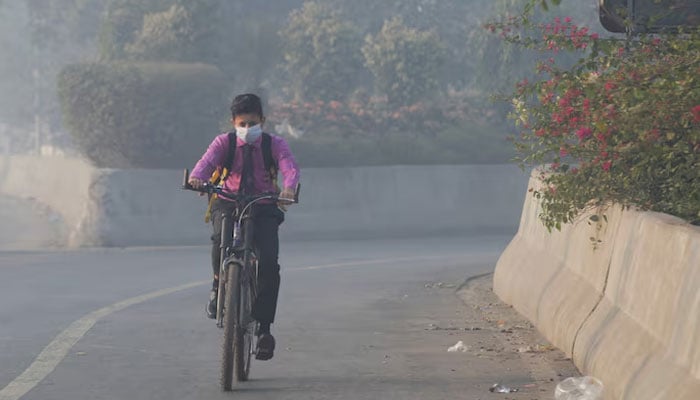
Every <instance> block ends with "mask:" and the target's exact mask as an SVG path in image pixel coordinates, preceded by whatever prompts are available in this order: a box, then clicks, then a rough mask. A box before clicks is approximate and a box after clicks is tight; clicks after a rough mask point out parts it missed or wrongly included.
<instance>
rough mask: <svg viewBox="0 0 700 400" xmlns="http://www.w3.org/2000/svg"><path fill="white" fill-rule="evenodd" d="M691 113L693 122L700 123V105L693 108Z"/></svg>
mask: <svg viewBox="0 0 700 400" xmlns="http://www.w3.org/2000/svg"><path fill="white" fill-rule="evenodd" d="M691 112H692V113H693V121H695V122H700V104H698V105H697V106H695V107H693V109H692V110H691Z"/></svg>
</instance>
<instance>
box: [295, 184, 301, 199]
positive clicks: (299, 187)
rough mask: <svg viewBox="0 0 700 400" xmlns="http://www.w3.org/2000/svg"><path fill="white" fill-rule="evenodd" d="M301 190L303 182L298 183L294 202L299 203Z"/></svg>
mask: <svg viewBox="0 0 700 400" xmlns="http://www.w3.org/2000/svg"><path fill="white" fill-rule="evenodd" d="M300 191H301V183H297V187H296V190H295V191H294V202H295V203H297V204H299V192H300Z"/></svg>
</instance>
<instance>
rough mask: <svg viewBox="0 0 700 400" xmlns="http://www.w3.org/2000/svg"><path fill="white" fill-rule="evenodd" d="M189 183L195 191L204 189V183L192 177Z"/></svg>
mask: <svg viewBox="0 0 700 400" xmlns="http://www.w3.org/2000/svg"><path fill="white" fill-rule="evenodd" d="M187 183H189V184H190V186H192V187H193V188H195V189H201V188H203V187H204V181H203V180H201V179H197V178H192V177H190V180H189V181H187Z"/></svg>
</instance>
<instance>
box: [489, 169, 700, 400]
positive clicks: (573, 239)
mask: <svg viewBox="0 0 700 400" xmlns="http://www.w3.org/2000/svg"><path fill="white" fill-rule="evenodd" d="M537 185H538V181H537V177H535V176H533V178H531V181H530V186H531V187H536V186H537ZM539 212H540V211H539V206H538V203H537V201H536V199H534V197H532V196H529V197H528V198H527V199H526V201H525V205H524V207H523V213H522V217H521V223H520V228H519V230H518V233H517V234H516V236H515V238H514V239H513V240H512V242H511V243H510V244H509V246H508V247H507V248H506V250H505V251H504V252H503V254H502V255H501V257H500V259H499V261H498V264H497V266H496V271H495V274H494V291H495V292H496V294H497V295H498V296H499V297H500V298H501V299H503V301H505V302H506V303H509V304H512V305H513V306H514V307H515V308H516V309H517V310H518V311H519V312H520V313H522V314H523V315H525V316H526V317H527V318H528V319H529V320H531V321H532V322H533V323H534V324H535V325H536V326H537V327H538V329H539V330H540V331H541V332H542V333H543V334H544V335H545V337H547V339H548V340H550V341H551V342H552V343H553V344H555V345H556V346H557V347H559V348H561V349H563V350H564V351H565V352H566V353H567V354H568V355H569V356H572V357H573V359H574V361H575V363H576V365H577V366H578V367H579V368H580V369H581V370H582V371H583V372H584V373H586V374H590V375H593V376H596V377H598V378H599V379H601V380H602V381H603V382H604V383H605V386H606V390H605V393H606V398H608V399H635V400H640V399H669V400H670V399H673V400H691V399H697V398H698V393H700V268H698V266H700V229H699V228H697V227H694V226H690V225H689V224H686V223H684V222H683V221H681V220H679V219H677V218H674V217H671V216H667V215H663V214H658V213H642V212H636V211H623V210H621V209H620V208H619V207H611V208H608V209H607V210H596V211H592V212H589V213H586V214H585V215H583V216H582V217H581V218H580V219H579V220H577V221H576V222H574V223H573V224H569V225H567V226H564V227H563V228H562V230H561V232H552V233H551V234H550V233H548V232H547V230H546V229H545V228H544V226H543V225H542V224H541V222H540V221H539V220H538V214H539ZM592 215H605V219H602V218H601V219H599V220H598V221H597V222H596V221H592V220H591V219H590V217H591V216H592Z"/></svg>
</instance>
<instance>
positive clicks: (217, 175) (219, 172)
mask: <svg viewBox="0 0 700 400" xmlns="http://www.w3.org/2000/svg"><path fill="white" fill-rule="evenodd" d="M227 177H228V168H223V169H222V168H217V169H215V170H214V172H212V174H211V178H209V183H211V184H212V185H223V184H224V181H225V180H226V178H227ZM216 198H217V196H216V194H213V195H211V196H209V205H208V206H207V211H206V212H205V213H204V222H205V223H207V224H208V223H209V221H211V207H212V205H213V204H214V200H216Z"/></svg>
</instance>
